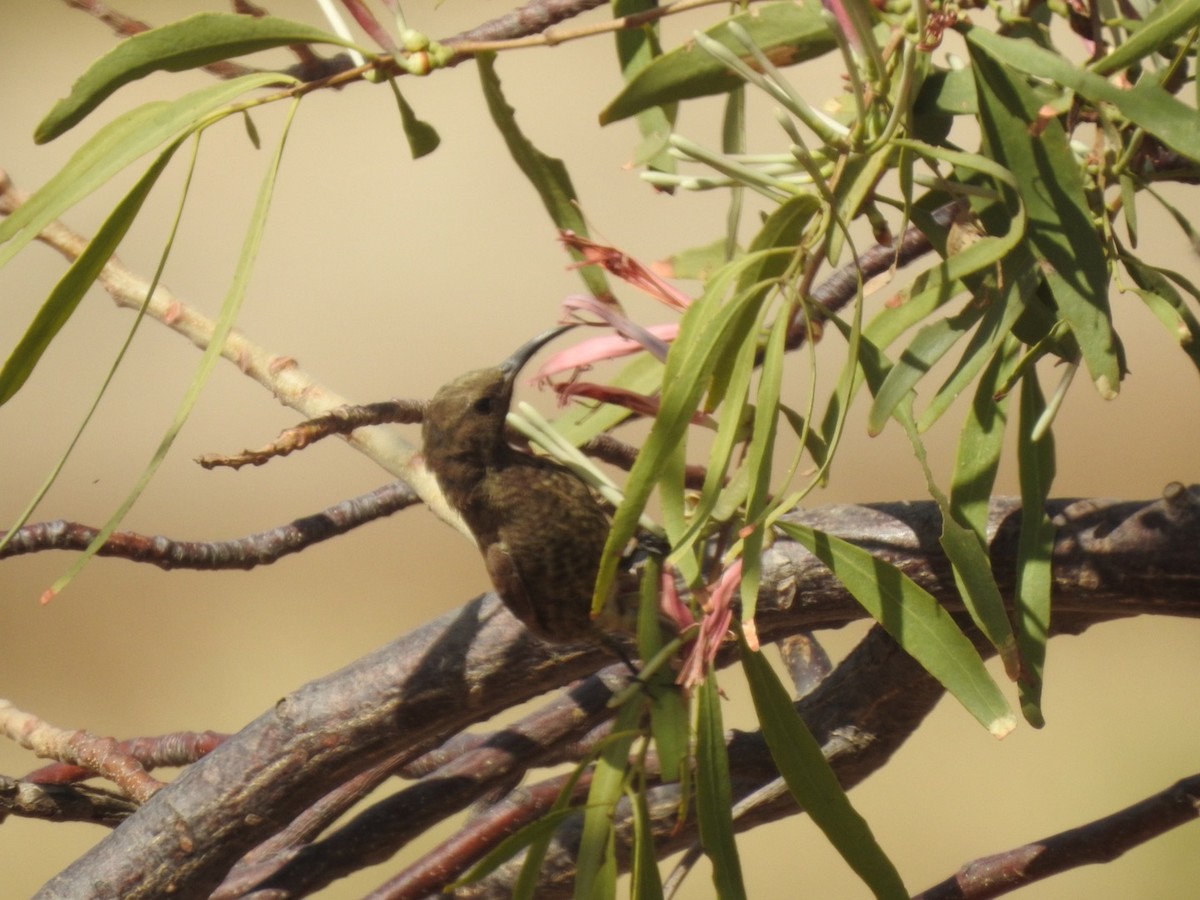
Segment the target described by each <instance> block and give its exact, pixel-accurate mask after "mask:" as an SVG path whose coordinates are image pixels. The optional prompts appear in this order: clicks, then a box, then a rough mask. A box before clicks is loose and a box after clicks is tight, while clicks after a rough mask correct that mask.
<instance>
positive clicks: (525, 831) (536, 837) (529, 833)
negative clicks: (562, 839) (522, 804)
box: [450, 806, 579, 897]
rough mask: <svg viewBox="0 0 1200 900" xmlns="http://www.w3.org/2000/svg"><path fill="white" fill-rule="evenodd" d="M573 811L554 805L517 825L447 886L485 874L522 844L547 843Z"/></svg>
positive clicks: (464, 882)
mask: <svg viewBox="0 0 1200 900" xmlns="http://www.w3.org/2000/svg"><path fill="white" fill-rule="evenodd" d="M577 815H579V811H578V810H576V809H572V808H570V807H569V806H563V807H556V808H554V809H552V810H550V811H549V812H548V813H546V814H545V815H542V816H538V818H536V819H534V820H533V821H532V822H530V823H529V824H528V825H526V826H524V827H523V828H521V829H520V830H519V831H517V832H516V833H515V834H510V835H509V836H508V837H506V838H505V839H504V840H502V841H501V842H500V843H498V844H497V845H496V846H495V847H493V848H492V849H491V850H490V851H489V852H488V854H487V855H486V856H484V857H483V859H481V860H479V862H477V863H475V865H473V866H472V867H471V868H470V869H468V870H467V871H466V872H464V873H463V874H462V875H461V876H459V878H458V879H457V880H456V881H455V882H454V883H453V884H452V885H450V887H459V886H461V885H465V884H471V883H472V882H475V881H479V880H480V879H483V878H486V877H487V876H488V875H490V874H492V872H494V871H496V870H497V869H498V868H500V867H501V866H502V865H504V863H506V862H508V861H509V860H510V859H512V858H513V857H514V856H516V855H517V854H518V853H520V852H521V851H522V850H524V849H525V848H526V847H532V846H533V845H534V844H537V843H539V842H542V841H544V842H546V843H549V841H550V840H551V839H552V838H553V837H554V832H555V831H557V830H558V828H559V826H560V825H562V824H563V823H564V822H565V821H566V820H567V819H569V818H571V817H572V816H577ZM518 896H522V895H521V894H520V893H517V892H514V897H518Z"/></svg>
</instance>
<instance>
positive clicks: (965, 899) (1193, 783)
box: [913, 775, 1200, 900]
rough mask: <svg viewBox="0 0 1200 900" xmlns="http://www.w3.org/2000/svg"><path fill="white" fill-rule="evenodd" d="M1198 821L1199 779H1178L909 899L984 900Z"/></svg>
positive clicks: (1103, 859) (967, 869) (979, 864)
mask: <svg viewBox="0 0 1200 900" xmlns="http://www.w3.org/2000/svg"><path fill="white" fill-rule="evenodd" d="M1196 818H1200V775H1192V776H1190V777H1188V778H1183V779H1181V780H1179V781H1177V782H1176V783H1175V784H1173V785H1171V787H1169V788H1167V789H1166V790H1165V791H1161V792H1159V793H1157V794H1155V795H1154V796H1152V797H1147V798H1146V799H1145V800H1141V801H1139V802H1138V803H1135V804H1133V805H1132V806H1127V807H1126V808H1125V809H1123V810H1121V811H1120V812H1115V813H1113V814H1112V815H1110V816H1105V817H1104V818H1103V819H1097V820H1096V821H1094V822H1089V823H1088V824H1087V825H1081V826H1079V827H1078V828H1072V829H1070V830H1068V831H1063V832H1060V833H1059V834H1055V835H1052V836H1050V837H1047V838H1042V840H1040V841H1035V842H1034V843H1032V844H1025V845H1024V846H1022V847H1015V848H1013V849H1012V850H1008V851H1005V852H1004V853H997V854H996V855H994V856H985V857H983V858H982V859H977V860H974V861H973V862H969V863H967V864H966V865H965V866H963V867H962V868H961V869H959V870H958V873H957V874H955V875H954V876H952V877H951V878H947V879H946V880H945V881H943V882H941V883H940V884H936V885H934V886H933V887H931V888H929V889H928V890H926V891H922V892H921V893H919V894H917V895H916V896H915V897H913V900H988V898H990V897H999V896H1002V895H1003V894H1007V893H1009V892H1011V891H1015V890H1017V889H1018V888H1021V887H1024V886H1025V885H1028V884H1033V883H1034V882H1035V881H1041V880H1042V879H1044V878H1049V877H1050V876H1051V875H1057V874H1059V873H1060V872H1066V871H1068V870H1069V869H1076V868H1078V867H1079V866H1086V865H1091V864H1092V863H1107V862H1112V861H1113V860H1114V859H1116V858H1117V857H1119V856H1121V855H1122V854H1124V853H1125V852H1126V851H1128V850H1132V849H1133V848H1134V847H1137V846H1138V845H1139V844H1144V843H1146V842H1147V841H1150V840H1153V839H1154V838H1156V837H1158V836H1159V835H1162V834H1165V833H1166V832H1168V831H1170V830H1171V829H1173V828H1178V827H1179V826H1180V825H1184V824H1186V823H1188V822H1191V821H1193V820H1194V819H1196Z"/></svg>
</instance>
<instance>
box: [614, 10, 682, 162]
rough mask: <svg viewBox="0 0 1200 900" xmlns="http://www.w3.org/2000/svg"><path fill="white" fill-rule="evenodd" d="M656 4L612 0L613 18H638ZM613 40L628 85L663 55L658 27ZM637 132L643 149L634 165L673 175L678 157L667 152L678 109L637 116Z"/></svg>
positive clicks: (661, 108) (620, 33) (668, 107)
mask: <svg viewBox="0 0 1200 900" xmlns="http://www.w3.org/2000/svg"><path fill="white" fill-rule="evenodd" d="M657 5H658V4H657V2H656V0H612V10H613V18H614V19H619V18H622V17H623V16H629V15H636V14H638V13H640V12H645V11H646V10H650V9H655V8H656V7H657ZM614 37H615V38H616V42H617V57H618V59H620V61H621V74H622V75H623V76H624V78H625V80H626V81H627V82H628V81H630V80H632V79H633V78H634V77H636V75H637V74H638V73H639V72H641V71H642V70H643V69H645V68H646V66H648V65H649V64H650V63H651V62H652V61H653V60H654V59H656V58H657V57H659V56H661V55H662V48H661V47H660V46H659V43H658V32H657V25H653V24H651V25H643V26H642V27H641V28H623V29H621V30H620V31H618V32H617V33H616V34H615V35H614ZM637 123H638V130H639V131H640V132H641V133H642V146H641V148H639V150H638V152H637V154H636V155H635V161H636V162H637V163H639V164H645V165H646V166H648V167H649V168H651V169H653V170H655V171H658V172H674V171H675V169H676V165H675V157H673V156H672V155H671V154H670V153H669V152H668V151H667V141H668V139H669V138H670V136H671V131H672V129H673V128H674V126H675V106H674V105H673V104H668V105H666V106H653V107H650V108H649V109H644V110H642V111H641V112H639V113H638V114H637Z"/></svg>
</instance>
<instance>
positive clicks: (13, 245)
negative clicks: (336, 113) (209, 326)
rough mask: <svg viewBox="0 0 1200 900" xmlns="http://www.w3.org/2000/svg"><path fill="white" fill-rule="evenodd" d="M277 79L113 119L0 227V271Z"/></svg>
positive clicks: (217, 88)
mask: <svg viewBox="0 0 1200 900" xmlns="http://www.w3.org/2000/svg"><path fill="white" fill-rule="evenodd" d="M280 77H281V76H279V75H272V74H265V75H246V76H243V77H242V78H235V79H233V80H231V81H222V82H220V83H218V84H213V85H209V86H208V87H205V88H201V89H200V90H198V91H193V92H192V93H190V94H187V95H185V96H183V97H180V98H179V99H178V100H175V101H172V102H170V103H168V102H166V101H154V102H152V103H147V104H145V105H143V106H139V107H137V108H136V109H132V110H130V111H129V112H127V113H125V114H124V115H122V116H119V117H117V118H116V119H114V120H113V121H112V122H110V123H109V124H107V125H105V126H104V127H103V128H101V129H100V130H99V131H97V132H96V134H95V135H93V136H92V137H91V138H90V139H89V140H88V141H87V143H85V144H84V145H83V146H82V147H80V148H79V149H78V150H77V151H75V154H74V155H73V156H72V157H71V158H70V160H68V161H67V164H66V165H65V166H63V167H62V168H61V169H60V170H59V171H58V172H57V173H56V174H55V175H54V177H52V178H51V179H50V180H49V181H47V182H46V183H45V184H44V185H42V187H41V188H39V189H38V190H37V192H36V193H34V195H33V196H32V197H30V198H29V200H27V201H26V202H25V203H24V204H23V205H22V206H21V208H20V209H18V210H17V211H16V212H14V213H13V214H12V215H11V216H9V217H7V218H6V219H4V220H3V221H0V244H3V246H0V266H3V265H4V264H5V263H7V262H8V261H9V260H10V259H12V257H14V256H15V255H16V254H17V253H18V252H19V251H20V250H21V248H22V247H24V246H25V245H26V244H27V243H29V241H31V240H33V239H34V238H35V237H37V235H38V233H39V232H41V230H42V229H43V228H45V227H46V226H47V225H48V224H49V223H50V222H52V221H53V220H54V219H56V218H58V216H59V215H61V214H62V212H63V211H64V210H66V209H69V208H70V207H72V206H74V205H75V204H76V203H78V202H79V201H80V200H82V199H83V198H84V197H86V196H88V195H89V194H91V193H92V192H93V191H95V190H96V189H97V188H99V187H100V186H101V185H104V184H106V183H107V182H108V181H109V179H111V178H112V177H113V176H114V175H116V174H117V173H118V172H120V171H121V170H122V169H124V168H125V167H126V166H128V165H129V164H130V163H132V162H133V161H134V160H136V159H138V158H139V157H141V156H144V155H145V154H147V153H149V152H150V151H151V150H153V149H154V148H155V147H158V146H159V145H160V144H163V143H164V142H166V141H169V140H172V139H174V138H176V137H179V136H181V135H182V134H187V133H190V132H191V131H192V130H194V129H195V128H197V127H198V126H200V125H202V124H206V123H207V122H208V121H209V120H210V117H211V116H212V115H213V113H214V111H215V110H218V109H219V108H220V107H222V106H224V105H225V104H227V103H229V102H230V101H232V100H234V99H236V98H237V97H239V96H241V95H242V94H244V93H246V92H247V91H251V90H254V89H255V88H259V87H262V86H264V85H267V84H274V83H276V82H278V80H279V78H280ZM5 242H6V243H5Z"/></svg>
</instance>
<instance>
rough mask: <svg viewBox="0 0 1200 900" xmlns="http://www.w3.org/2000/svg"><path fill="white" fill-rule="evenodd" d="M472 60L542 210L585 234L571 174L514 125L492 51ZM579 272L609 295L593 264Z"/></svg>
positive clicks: (589, 285)
mask: <svg viewBox="0 0 1200 900" xmlns="http://www.w3.org/2000/svg"><path fill="white" fill-rule="evenodd" d="M475 61H476V63H478V65H479V80H480V82H481V83H482V85H483V96H484V98H485V99H486V100H487V105H488V110H489V111H490V112H491V114H492V121H493V122H495V123H496V127H497V128H498V129H499V130H500V134H501V136H503V138H504V143H505V144H506V145H507V146H508V152H509V153H510V154H511V155H512V158H513V161H514V162H515V163H516V164H517V166H518V168H520V170H521V171H522V172H523V173H524V174H525V177H526V178H528V179H529V181H530V183H531V184H532V185H533V187H534V189H535V190H536V191H537V192H538V196H539V197H541V198H542V205H543V206H545V207H546V212H548V213H549V214H550V218H551V219H552V220H553V222H554V224H555V225H556V226H558V229H559V230H560V231H573V232H575V233H576V234H579V235H587V233H588V229H587V222H586V221H584V218H583V214H582V213H581V212H580V211H579V207H578V206H577V205H576V201H577V199H578V198H577V197H576V194H575V186H574V185H572V184H571V176H570V175H569V174H567V167H566V166H565V165H563V161H562V160H561V159H556V158H554V157H552V156H547V155H546V154H544V153H542V151H540V150H539V149H538V148H537V147H535V146H534V145H533V142H532V141H530V140H529V138H527V137H526V136H525V135H524V133H523V132H522V131H521V128H520V126H519V125H517V118H516V111H515V110H514V109H513V108H512V107H511V106H509V105H508V101H507V100H505V99H504V92H503V90H502V89H501V86H500V77H499V76H498V75H497V74H496V55H495V54H494V53H480V54H478V55H477V56H476V57H475ZM571 255H572V256H573V257H574V258H575V259H577V260H579V261H581V262H582V261H583V255H582V254H581V253H580V252H579V251H577V250H572V251H571ZM579 276H580V277H581V278H582V279H583V282H584V284H585V285H587V288H588V290H589V291H590V292H591V293H592V294H594V295H595V296H597V297H609V296H611V295H612V291H610V290H609V287H608V279H607V278H605V276H604V272H603V271H602V270H601V269H599V268H597V267H596V266H583V267H582V268H580V269H579Z"/></svg>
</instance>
